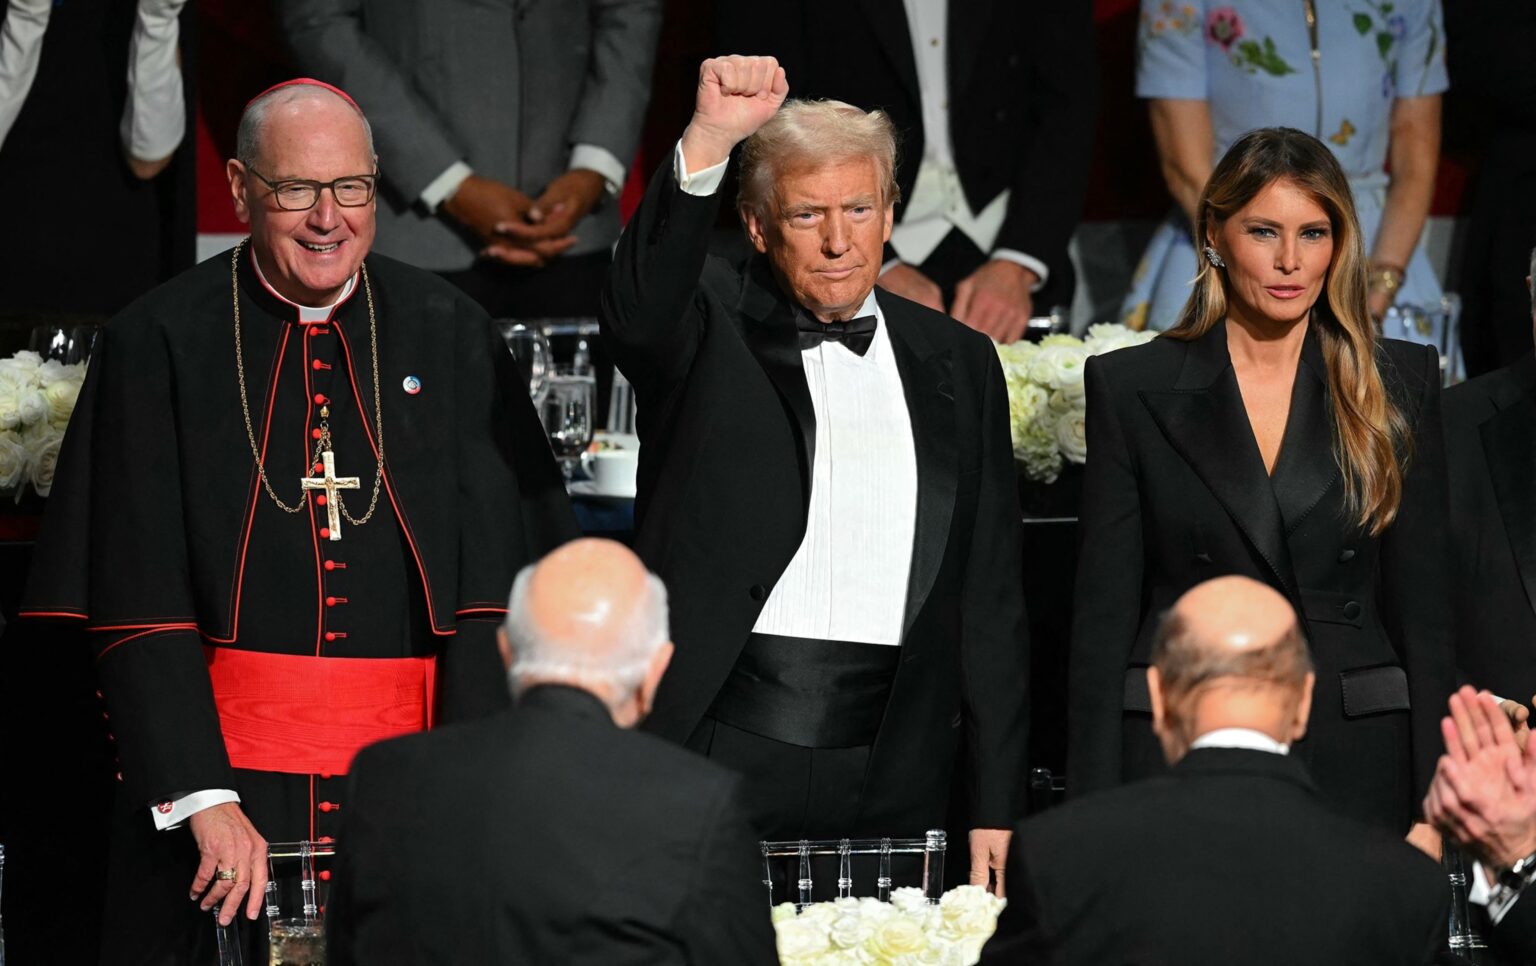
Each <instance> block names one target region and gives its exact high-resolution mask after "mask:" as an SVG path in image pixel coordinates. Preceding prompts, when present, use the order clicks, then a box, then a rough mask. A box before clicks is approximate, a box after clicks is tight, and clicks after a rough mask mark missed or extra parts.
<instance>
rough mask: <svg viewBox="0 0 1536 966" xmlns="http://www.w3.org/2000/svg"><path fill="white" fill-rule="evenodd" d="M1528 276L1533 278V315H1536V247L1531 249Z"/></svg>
mask: <svg viewBox="0 0 1536 966" xmlns="http://www.w3.org/2000/svg"><path fill="white" fill-rule="evenodd" d="M1526 277H1527V278H1529V279H1530V280H1531V281H1530V290H1531V315H1533V316H1536V248H1533V249H1531V264H1530V267H1529V268H1528V270H1527V271H1526Z"/></svg>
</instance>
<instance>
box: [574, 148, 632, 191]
mask: <svg viewBox="0 0 1536 966" xmlns="http://www.w3.org/2000/svg"><path fill="white" fill-rule="evenodd" d="M566 168H567V169H569V170H571V171H575V170H576V169H577V168H585V169H586V170H588V171H596V172H597V173H598V174H600V175H602V176H603V180H604V181H605V182H607V187H608V197H610V198H616V197H618V195H619V191H620V189H622V188H623V187H624V176H625V174H626V171H625V169H624V163H623V162H622V161H620V160H619V159H618V158H616V157H614V156H613V152H612V151H609V150H608V149H607V148H600V147H598V146H597V145H595V144H578V145H576V146H575V147H573V148H571V163H570V164H568V165H566Z"/></svg>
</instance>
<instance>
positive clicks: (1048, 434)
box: [997, 322, 1157, 483]
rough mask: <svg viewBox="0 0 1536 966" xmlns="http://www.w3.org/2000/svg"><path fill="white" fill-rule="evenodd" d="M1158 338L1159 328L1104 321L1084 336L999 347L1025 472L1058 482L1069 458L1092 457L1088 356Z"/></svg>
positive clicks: (1017, 455)
mask: <svg viewBox="0 0 1536 966" xmlns="http://www.w3.org/2000/svg"><path fill="white" fill-rule="evenodd" d="M1156 337H1157V333H1156V332H1135V331H1132V330H1131V329H1128V328H1126V327H1125V326H1123V325H1117V324H1113V323H1109V322H1103V323H1100V324H1098V325H1091V326H1089V327H1088V332H1087V335H1086V338H1082V339H1079V338H1077V337H1076V336H1071V335H1048V336H1046V337H1045V338H1044V339H1042V340H1041V341H1040V342H1039V343H1033V342H1015V343H1013V344H1012V345H999V346H998V347H997V355H998V358H999V359H1001V360H1002V363H1003V378H1004V380H1005V381H1006V382H1007V385H1008V412H1009V417H1010V424H1011V428H1012V430H1013V458H1014V459H1015V460H1017V461H1018V462H1019V464H1020V465H1021V466H1022V467H1023V470H1024V475H1025V476H1027V477H1029V478H1030V479H1031V480H1035V481H1036V482H1040V483H1054V482H1056V478H1057V477H1058V476H1060V475H1061V468H1062V466H1063V465H1065V463H1067V462H1072V463H1078V464H1082V463H1085V462H1087V461H1088V442H1087V435H1086V426H1085V417H1084V407H1085V399H1084V395H1083V367H1084V366H1085V365H1086V364H1087V362H1088V357H1089V356H1096V355H1102V354H1104V353H1106V352H1113V351H1114V350H1115V349H1123V348H1125V347H1126V346H1133V345H1140V344H1141V343H1143V342H1150V341H1151V340H1152V339H1154V338H1156Z"/></svg>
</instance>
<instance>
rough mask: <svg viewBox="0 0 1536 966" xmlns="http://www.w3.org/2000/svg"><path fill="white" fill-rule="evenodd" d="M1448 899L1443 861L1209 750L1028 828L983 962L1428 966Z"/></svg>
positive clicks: (1292, 783) (1290, 782) (1268, 767)
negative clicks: (1158, 773) (1157, 775)
mask: <svg viewBox="0 0 1536 966" xmlns="http://www.w3.org/2000/svg"><path fill="white" fill-rule="evenodd" d="M1449 906H1450V890H1449V889H1448V888H1447V886H1446V880H1445V875H1444V873H1443V872H1441V871H1440V867H1439V865H1438V864H1436V863H1435V862H1432V861H1430V860H1429V859H1428V858H1426V857H1425V856H1424V855H1423V853H1421V852H1419V851H1417V850H1416V849H1414V848H1413V847H1412V846H1411V845H1408V844H1407V843H1405V842H1403V841H1402V840H1401V839H1400V838H1397V837H1396V836H1393V835H1390V834H1388V833H1386V832H1383V831H1381V830H1380V829H1375V828H1369V827H1367V826H1365V825H1362V824H1360V823H1359V822H1355V821H1352V820H1350V819H1348V818H1345V817H1344V816H1342V815H1339V814H1337V813H1336V812H1335V811H1333V809H1332V808H1331V807H1330V806H1329V805H1328V804H1327V802H1326V801H1325V799H1324V797H1323V796H1322V795H1320V794H1318V792H1317V790H1316V789H1315V788H1314V787H1313V785H1312V782H1311V781H1310V780H1309V779H1308V777H1307V775H1306V771H1305V769H1303V768H1302V766H1301V763H1300V762H1299V761H1296V760H1295V759H1294V758H1288V757H1285V756H1282V755H1275V754H1271V753H1269V752H1265V751H1250V750H1246V749H1235V748H1209V749H1201V750H1196V751H1192V752H1190V753H1189V754H1188V755H1186V756H1185V757H1184V759H1183V760H1181V761H1180V762H1179V763H1178V764H1177V765H1175V766H1174V768H1173V769H1172V771H1171V772H1170V773H1169V774H1167V775H1164V776H1162V777H1160V778H1153V779H1148V780H1146V781H1142V782H1137V783H1135V784H1133V785H1127V786H1125V787H1124V788H1117V789H1113V790H1110V791H1106V792H1101V793H1098V794H1094V795H1089V796H1087V797H1086V798H1083V799H1080V800H1077V801H1073V802H1068V803H1067V804H1066V805H1063V806H1061V807H1060V808H1056V809H1052V810H1051V811H1049V812H1046V813H1045V814H1043V815H1040V816H1037V817H1036V818H1033V819H1031V820H1030V821H1028V822H1025V823H1023V824H1022V825H1020V826H1019V828H1018V830H1017V832H1016V833H1015V834H1014V836H1013V849H1012V855H1011V856H1010V858H1009V861H1008V908H1006V909H1004V910H1003V914H1002V915H1001V916H1000V917H999V919H998V924H997V933H996V934H995V935H994V936H993V938H992V939H991V941H990V942H988V944H987V946H986V948H985V950H984V951H983V953H982V957H981V962H982V963H985V964H995V966H1002V964H1005V963H1007V964H1014V963H1050V964H1053V966H1077V964H1081V966H1100V964H1108V963H1137V964H1141V966H1228V964H1232V963H1244V964H1251V966H1271V964H1273V966H1295V964H1299V963H1316V964H1330V966H1343V964H1346V963H1372V964H1373V966H1392V964H1400V966H1410V964H1412V966H1420V964H1426V966H1427V964H1429V963H1432V962H1434V961H1435V956H1436V954H1437V952H1438V951H1439V950H1440V949H1441V948H1442V947H1443V946H1444V945H1445V936H1446V931H1445V930H1446V926H1445V924H1446V917H1447V915H1448V914H1449V912H1450V908H1449Z"/></svg>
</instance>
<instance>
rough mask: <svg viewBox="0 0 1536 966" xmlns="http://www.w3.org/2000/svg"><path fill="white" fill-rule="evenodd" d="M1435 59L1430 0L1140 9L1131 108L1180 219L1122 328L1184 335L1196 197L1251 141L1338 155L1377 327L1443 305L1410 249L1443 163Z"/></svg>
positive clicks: (1150, 260) (1150, 0) (1156, 248)
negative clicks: (1142, 110)
mask: <svg viewBox="0 0 1536 966" xmlns="http://www.w3.org/2000/svg"><path fill="white" fill-rule="evenodd" d="M1444 45H1445V30H1444V28H1443V27H1442V25H1441V14H1440V0H1399V2H1397V3H1395V4H1382V3H1367V4H1362V5H1360V6H1359V7H1358V8H1357V7H1353V6H1348V5H1345V4H1338V3H1327V2H1318V0H1302V2H1298V3H1291V4H1277V3H1271V2H1268V0H1235V2H1233V3H1231V4H1228V5H1225V6H1220V7H1217V6H1214V5H1212V4H1211V3H1210V2H1207V0H1141V21H1140V24H1139V27H1138V33H1137V43H1136V50H1137V63H1136V94H1137V96H1139V97H1143V98H1146V99H1147V100H1148V112H1149V114H1150V116H1151V121H1152V134H1153V136H1154V138H1155V139H1156V142H1157V151H1158V157H1159V159H1160V160H1161V163H1162V169H1163V177H1164V180H1165V181H1166V182H1167V185H1168V192H1169V194H1171V195H1172V196H1173V200H1174V210H1173V211H1172V212H1171V213H1170V214H1169V216H1168V219H1167V221H1165V222H1164V223H1163V224H1162V225H1161V226H1159V227H1158V229H1157V230H1156V231H1155V232H1154V233H1153V236H1152V240H1151V241H1150V242H1149V243H1148V245H1147V249H1146V251H1145V253H1143V255H1142V257H1141V262H1140V264H1139V265H1138V266H1137V268H1136V272H1135V275H1134V276H1133V279H1132V285H1131V291H1130V293H1129V294H1128V295H1127V296H1126V298H1125V302H1124V304H1123V306H1122V308H1121V320H1122V321H1124V322H1125V323H1127V324H1128V325H1131V326H1132V327H1134V328H1151V329H1156V330H1159V331H1161V330H1164V329H1168V328H1170V327H1172V326H1173V325H1174V324H1176V323H1177V322H1178V320H1179V317H1180V314H1179V313H1180V309H1181V308H1182V307H1183V305H1184V302H1185V300H1186V299H1187V298H1188V297H1189V294H1190V282H1191V280H1192V279H1194V278H1195V274H1196V270H1197V268H1198V265H1197V252H1196V249H1195V245H1194V242H1193V241H1192V233H1191V231H1190V226H1191V225H1192V224H1194V222H1195V220H1196V219H1197V218H1198V216H1199V212H1198V210H1197V207H1196V205H1197V201H1198V199H1199V198H1200V193H1201V189H1202V188H1204V186H1205V181H1206V179H1207V178H1208V177H1209V176H1210V174H1211V168H1212V165H1214V164H1215V162H1216V159H1217V158H1219V157H1221V156H1222V155H1223V154H1224V153H1225V152H1226V150H1227V148H1228V147H1229V146H1230V145H1231V144H1232V143H1233V142H1234V141H1236V140H1237V138H1238V136H1239V135H1241V134H1242V133H1243V132H1245V131H1248V130H1250V129H1252V128H1256V127H1277V126H1285V127H1294V128H1297V129H1299V130H1302V131H1306V132H1308V133H1310V134H1311V135H1313V136H1314V137H1316V138H1318V139H1320V140H1322V141H1324V142H1325V143H1326V144H1327V145H1328V146H1329V148H1330V149H1331V150H1332V151H1333V152H1334V154H1335V155H1337V156H1338V159H1339V164H1340V165H1341V166H1342V167H1343V168H1344V171H1345V173H1346V174H1347V175H1348V176H1349V184H1350V189H1351V191H1352V192H1353V194H1354V202H1355V208H1356V211H1357V212H1358V214H1359V219H1360V228H1361V231H1362V241H1363V243H1364V245H1365V249H1366V251H1367V253H1368V254H1369V256H1370V266H1369V284H1370V296H1369V301H1368V305H1369V307H1370V313H1371V315H1372V317H1374V318H1377V319H1379V318H1381V315H1382V313H1383V312H1385V311H1386V309H1387V307H1388V306H1389V305H1392V304H1394V303H1399V302H1404V303H1410V304H1413V305H1431V304H1437V303H1438V302H1439V300H1440V295H1441V291H1440V282H1439V280H1438V279H1437V278H1436V276H1435V273H1434V270H1433V269H1432V268H1431V266H1430V264H1429V260H1428V259H1427V258H1426V256H1425V255H1424V253H1423V252H1422V251H1421V250H1420V248H1419V235H1420V233H1421V232H1422V231H1423V228H1424V220H1425V218H1427V217H1428V215H1429V204H1430V199H1431V197H1432V196H1433V194H1434V187H1435V170H1436V166H1437V164H1438V161H1439V156H1440V94H1441V92H1443V91H1444V90H1445V89H1446V88H1447V86H1449V85H1448V81H1447V79H1446V69H1445V46H1444ZM1389 171H1390V174H1389V173H1388V172H1389Z"/></svg>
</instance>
